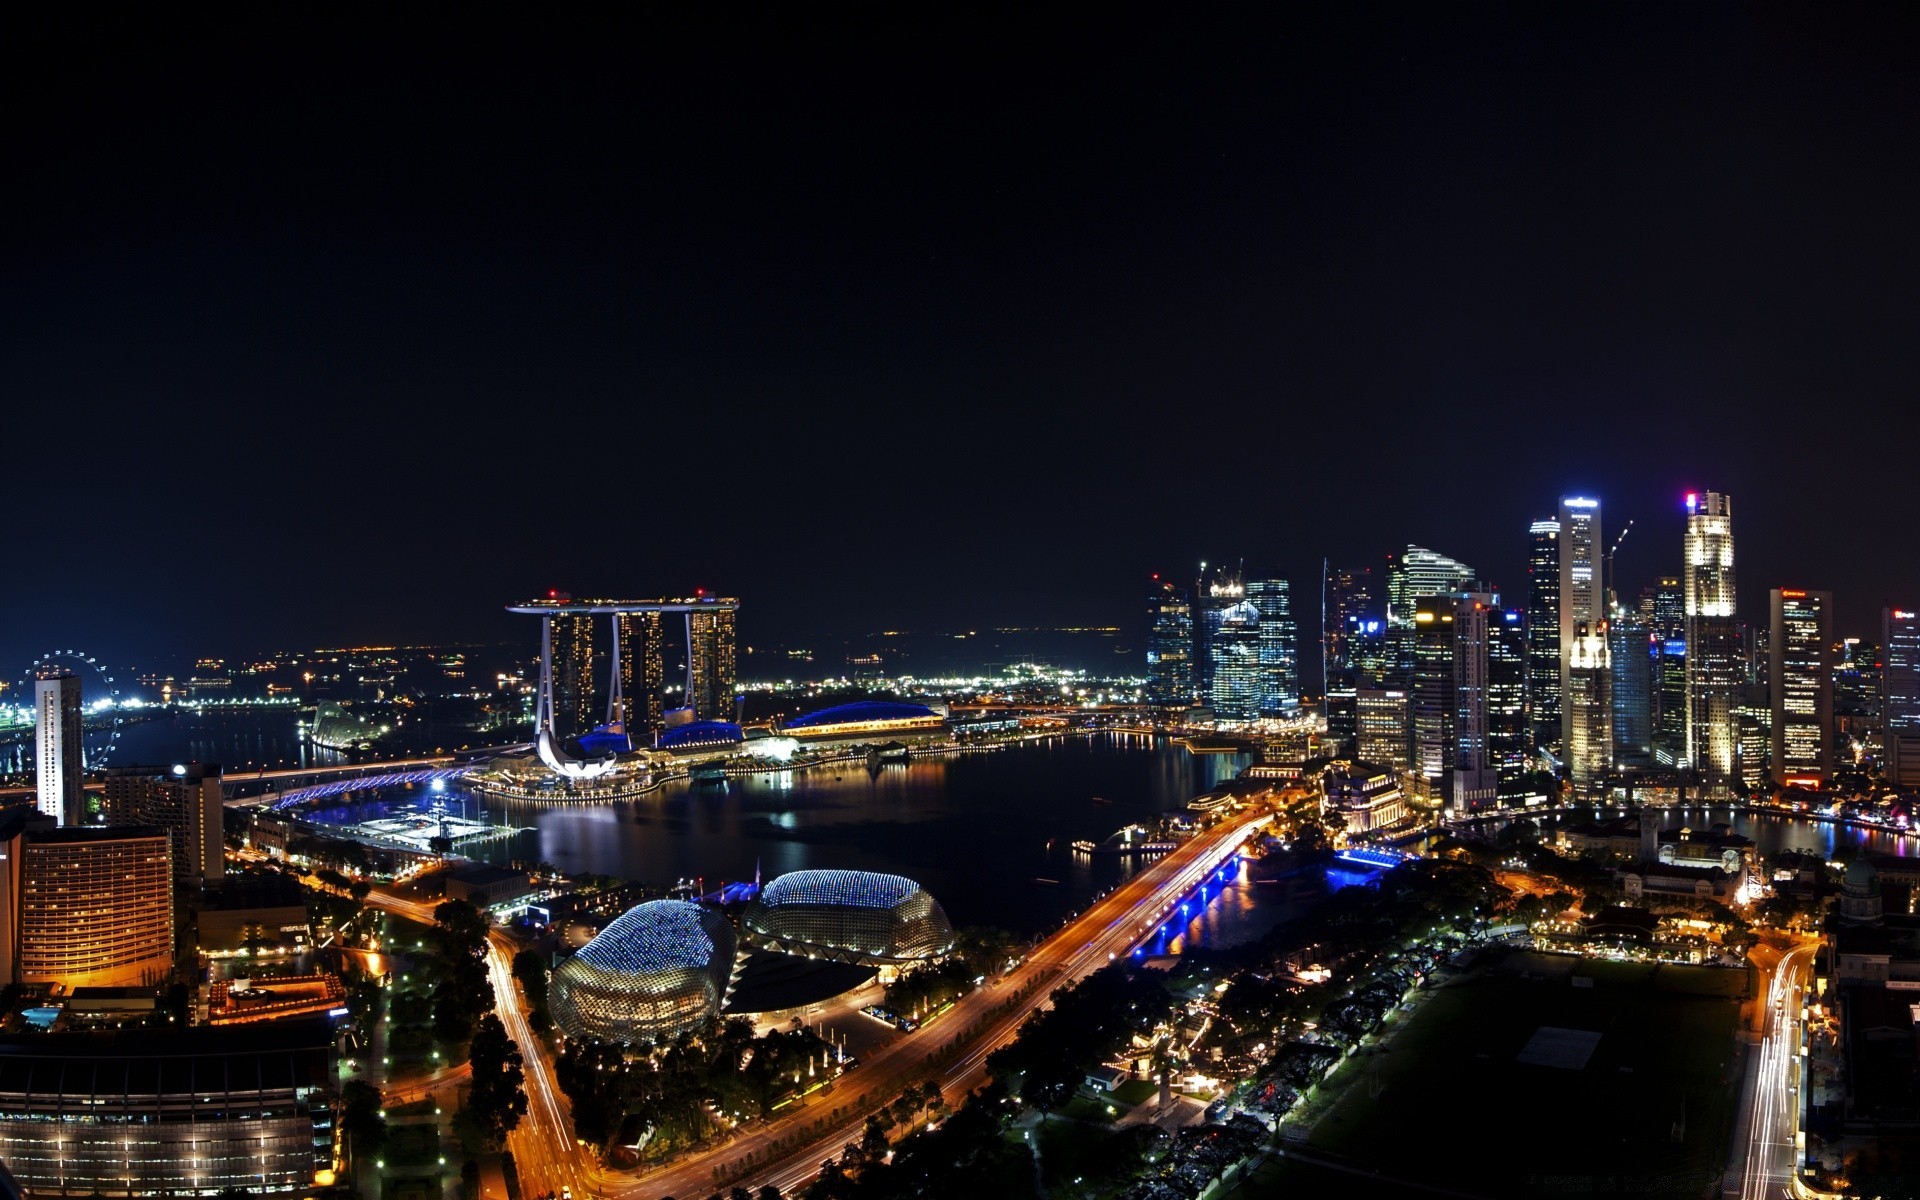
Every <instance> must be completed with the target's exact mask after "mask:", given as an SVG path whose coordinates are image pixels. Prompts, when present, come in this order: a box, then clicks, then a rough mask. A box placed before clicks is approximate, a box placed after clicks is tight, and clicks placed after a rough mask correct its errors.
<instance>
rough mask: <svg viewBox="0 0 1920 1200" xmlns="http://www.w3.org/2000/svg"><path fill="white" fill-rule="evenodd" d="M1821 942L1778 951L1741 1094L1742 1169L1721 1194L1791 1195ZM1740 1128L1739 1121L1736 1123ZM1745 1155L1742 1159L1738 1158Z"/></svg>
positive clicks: (1732, 1173)
mask: <svg viewBox="0 0 1920 1200" xmlns="http://www.w3.org/2000/svg"><path fill="white" fill-rule="evenodd" d="M1819 948H1820V946H1819V943H1818V942H1809V943H1806V944H1805V945H1799V946H1794V947H1792V948H1791V949H1789V950H1787V951H1786V952H1785V953H1784V954H1782V955H1781V956H1780V962H1779V964H1778V965H1777V966H1776V967H1774V969H1773V974H1772V978H1771V981H1770V982H1769V984H1768V986H1767V991H1766V995H1765V997H1764V998H1763V1003H1765V1005H1766V1033H1765V1035H1764V1036H1763V1037H1762V1039H1761V1042H1760V1046H1759V1049H1758V1050H1757V1051H1756V1052H1755V1053H1756V1054H1757V1056H1758V1057H1757V1060H1756V1062H1755V1065H1754V1069H1753V1070H1752V1072H1751V1077H1752V1089H1751V1090H1750V1091H1749V1092H1748V1093H1747V1094H1746V1095H1745V1096H1744V1097H1742V1100H1743V1107H1744V1108H1745V1110H1746V1111H1745V1112H1744V1113H1743V1114H1742V1121H1741V1122H1740V1123H1739V1124H1741V1125H1744V1126H1745V1128H1746V1130H1747V1136H1746V1140H1745V1141H1744V1142H1742V1143H1736V1144H1735V1146H1734V1151H1735V1158H1736V1160H1737V1165H1738V1170H1737V1171H1736V1170H1731V1169H1730V1170H1729V1171H1728V1172H1727V1177H1726V1183H1725V1185H1724V1188H1723V1194H1725V1195H1727V1196H1739V1197H1741V1200H1780V1198H1781V1197H1784V1196H1788V1195H1791V1194H1792V1193H1791V1190H1790V1185H1791V1183H1792V1181H1793V1180H1794V1179H1795V1178H1797V1167H1798V1163H1797V1156H1796V1152H1795V1147H1794V1141H1795V1134H1796V1132H1797V1131H1798V1128H1799V1121H1798V1112H1799V1107H1800V1094H1801V1093H1800V1089H1801V1088H1802V1087H1804V1086H1805V1082H1804V1080H1803V1079H1802V1078H1801V1071H1802V1066H1801V1064H1802V1063H1803V1061H1804V1060H1803V1059H1802V1058H1801V1057H1800V1042H1801V1027H1802V1019H1801V1008H1802V1005H1803V1004H1804V1003H1805V1002H1806V994H1807V985H1808V979H1807V976H1808V973H1809V972H1810V971H1811V970H1812V967H1813V956H1814V953H1815V952H1816V951H1817V950H1819ZM1736 1127H1738V1126H1736ZM1741 1159H1744V1161H1738V1160H1741Z"/></svg>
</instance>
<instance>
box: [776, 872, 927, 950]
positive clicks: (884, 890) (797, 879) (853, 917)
mask: <svg viewBox="0 0 1920 1200" xmlns="http://www.w3.org/2000/svg"><path fill="white" fill-rule="evenodd" d="M740 924H741V928H742V929H743V930H744V931H745V933H746V936H747V938H748V939H749V940H750V941H751V942H753V943H754V944H757V945H760V946H763V947H765V948H767V949H769V950H780V951H784V952H786V953H788V954H804V955H808V956H810V957H815V958H831V959H836V960H839V961H842V962H853V963H862V964H867V965H873V966H903V965H907V964H910V963H916V962H921V961H923V960H926V959H932V958H940V957H942V956H943V955H945V954H947V953H948V952H949V951H951V950H952V949H953V926H952V925H951V924H950V923H949V922H948V921H947V914H946V911H945V910H944V909H942V908H941V907H940V902H939V901H938V900H935V899H934V898H933V897H932V896H929V895H928V894H927V893H926V892H924V891H922V890H921V888H920V885H919V884H917V883H915V882H914V881H913V880H911V879H905V878H902V877H901V876H899V875H879V874H874V873H873V872H870V871H792V872H789V873H788V874H785V875H782V876H780V877H779V878H778V879H775V880H774V881H773V882H772V883H769V884H768V885H767V886H766V887H765V888H763V889H761V892H760V895H759V897H758V898H756V899H755V900H754V901H753V903H751V904H749V905H748V906H747V911H746V913H745V915H744V916H742V918H741V922H740Z"/></svg>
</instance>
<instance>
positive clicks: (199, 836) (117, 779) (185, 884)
mask: <svg viewBox="0 0 1920 1200" xmlns="http://www.w3.org/2000/svg"><path fill="white" fill-rule="evenodd" d="M105 774H106V794H105V796H104V801H103V804H102V806H101V807H102V811H103V814H104V815H105V817H106V822H107V824H108V825H151V826H157V827H159V828H162V829H165V830H166V831H167V834H168V836H169V838H170V839H171V841H172V847H173V880H174V885H175V887H176V889H177V890H178V894H179V895H180V897H181V898H182V899H183V900H184V901H188V902H191V901H192V900H194V899H197V898H198V897H199V895H200V890H201V888H202V887H204V886H207V885H213V886H215V887H218V886H219V884H220V882H221V881H222V880H224V879H225V878H226V874H227V863H226V843H225V837H224V833H225V830H224V827H223V822H224V819H225V816H226V807H225V805H224V803H223V801H224V794H223V792H222V789H221V786H220V779H221V775H220V764H219V763H201V762H194V763H176V764H175V765H174V766H172V767H109V768H107V770H106V772H105Z"/></svg>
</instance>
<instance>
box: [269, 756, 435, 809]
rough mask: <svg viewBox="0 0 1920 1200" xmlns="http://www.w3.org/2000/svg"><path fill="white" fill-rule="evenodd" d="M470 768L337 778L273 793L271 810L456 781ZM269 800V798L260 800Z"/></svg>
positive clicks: (422, 768)
mask: <svg viewBox="0 0 1920 1200" xmlns="http://www.w3.org/2000/svg"><path fill="white" fill-rule="evenodd" d="M466 772H467V768H466V767H464V766H460V767H418V768H415V769H413V770H405V771H387V772H384V773H382V774H377V775H353V776H350V777H348V778H346V779H335V780H333V781H331V782H328V783H314V784H308V785H307V786H306V787H298V788H294V789H292V790H291V791H286V792H274V793H270V795H271V796H272V797H273V803H272V804H271V805H270V807H271V808H272V809H273V810H274V811H275V812H278V811H280V810H281V809H285V808H292V807H293V806H295V805H297V804H305V803H307V802H308V801H311V800H325V799H326V798H327V797H329V796H338V795H341V794H342V793H345V792H357V791H359V790H361V789H362V788H376V787H398V786H400V785H401V784H411V783H430V782H432V781H433V780H436V779H455V778H458V777H459V776H461V775H464V774H466ZM260 799H261V800H265V799H267V797H266V796H262V797H260Z"/></svg>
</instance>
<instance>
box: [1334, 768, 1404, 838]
mask: <svg viewBox="0 0 1920 1200" xmlns="http://www.w3.org/2000/svg"><path fill="white" fill-rule="evenodd" d="M1320 788H1321V793H1320V797H1321V798H1320V809H1321V812H1323V813H1324V814H1326V815H1327V816H1328V817H1330V818H1332V819H1334V820H1336V821H1339V822H1340V823H1341V824H1342V825H1343V826H1344V827H1345V829H1346V832H1347V836H1348V837H1354V836H1357V835H1360V834H1366V833H1372V832H1374V831H1376V830H1380V829H1387V828H1391V827H1392V826H1395V825H1399V824H1401V823H1403V822H1404V821H1406V819H1407V817H1408V815H1409V813H1408V810H1407V798H1406V796H1405V794H1404V793H1402V792H1401V790H1400V785H1399V784H1398V783H1397V782H1395V780H1394V776H1393V771H1392V770H1391V769H1390V768H1387V767H1381V766H1375V765H1374V764H1372V763H1367V762H1358V761H1341V762H1336V763H1333V764H1332V765H1330V766H1329V767H1328V768H1327V769H1326V770H1325V771H1324V772H1322V773H1321V776H1320Z"/></svg>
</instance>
